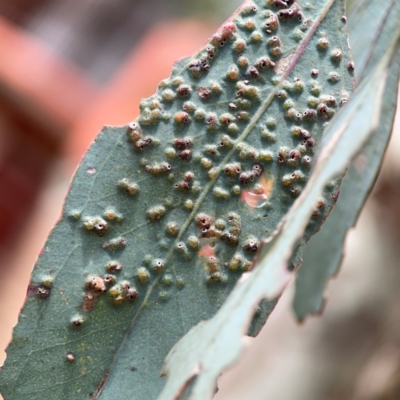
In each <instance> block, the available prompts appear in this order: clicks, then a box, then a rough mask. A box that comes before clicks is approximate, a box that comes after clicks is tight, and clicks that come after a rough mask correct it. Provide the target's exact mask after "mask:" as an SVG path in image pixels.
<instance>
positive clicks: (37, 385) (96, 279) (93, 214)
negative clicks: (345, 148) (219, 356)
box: [0, 0, 354, 400]
mask: <svg viewBox="0 0 400 400" xmlns="http://www.w3.org/2000/svg"><path fill="white" fill-rule="evenodd" d="M289 3H293V2H289ZM277 4H278V3H277ZM279 4H281V6H279V7H276V6H275V2H272V1H269V0H268V1H265V0H257V1H254V3H251V2H246V3H245V4H244V5H243V7H242V8H240V9H239V10H238V11H237V12H236V13H235V14H234V15H233V16H232V18H231V20H229V21H228V22H227V23H225V24H224V25H223V26H222V27H221V28H220V29H219V31H218V32H217V33H216V34H215V35H214V36H213V37H212V38H211V39H210V40H209V41H208V42H207V43H206V45H205V46H204V47H203V48H202V49H200V50H199V52H198V53H196V54H195V55H194V56H193V57H190V58H185V59H182V60H180V61H179V62H177V63H176V64H175V66H174V68H173V71H172V75H171V77H170V78H168V79H166V80H164V81H162V82H161V83H160V85H159V87H158V89H157V92H156V94H155V95H154V96H152V97H151V98H149V99H145V100H143V101H142V102H141V105H140V107H141V115H140V117H139V118H138V120H136V121H133V122H132V123H130V124H129V125H127V126H123V127H115V128H113V127H106V128H104V130H103V131H102V132H101V133H100V134H99V135H98V137H97V138H96V140H95V141H94V143H93V144H92V146H91V148H90V149H89V151H88V153H87V154H86V155H85V157H84V159H83V161H82V163H81V165H80V166H79V168H78V170H77V172H76V175H75V177H74V179H73V181H72V184H71V189H70V192H69V194H68V197H67V199H66V202H65V205H64V209H63V215H62V217H61V219H60V221H59V222H58V224H57V226H56V227H55V228H54V230H53V232H52V233H51V235H50V237H49V239H48V241H47V242H46V244H45V247H44V251H43V253H42V254H41V256H40V257H39V259H38V261H37V263H36V265H35V268H34V270H33V273H32V279H31V284H30V286H29V289H28V296H27V300H26V303H25V305H24V308H23V310H22V311H21V314H20V317H19V322H18V325H17V326H16V328H15V329H14V333H13V340H12V342H11V344H10V346H9V348H8V349H7V359H6V362H5V365H4V367H3V368H2V370H1V371H0V388H1V392H2V394H3V396H4V398H5V400H20V399H21V400H22V399H23V400H26V399H27V398H29V399H30V400H36V399H43V398H46V399H49V400H52V399H65V400H69V399H71V400H72V399H73V400H79V399H87V398H88V396H90V397H91V398H92V399H97V398H99V399H112V400H114V399H116V398H125V397H127V398H132V399H140V400H141V399H155V398H157V396H158V395H159V393H160V392H161V390H162V388H163V385H164V383H165V379H160V378H159V374H160V371H161V369H162V365H163V361H164V359H165V357H166V355H167V354H168V352H169V350H170V349H171V348H172V346H173V345H174V344H175V343H176V342H177V341H178V340H179V339H180V338H181V337H182V336H183V335H184V334H185V333H187V332H188V331H189V330H190V328H191V327H192V326H194V325H196V324H197V323H198V322H199V321H202V320H205V319H208V318H210V317H212V316H213V315H214V314H215V313H216V312H217V310H218V309H219V308H220V307H221V305H222V304H223V303H224V301H225V300H226V298H227V296H228V295H229V293H230V291H231V290H232V288H233V287H234V286H235V284H236V282H237V281H238V280H239V279H240V278H241V276H242V273H244V272H247V271H249V270H251V269H252V268H253V260H254V256H255V254H256V253H257V251H258V249H259V247H260V244H261V241H262V240H263V239H264V238H266V237H268V236H269V235H271V234H272V232H273V231H274V230H275V229H276V227H277V226H278V224H279V222H280V221H281V220H282V218H283V217H284V216H285V214H286V213H287V212H288V210H289V209H290V208H291V207H292V206H293V203H294V202H295V200H296V198H297V197H298V196H299V195H300V194H301V193H302V191H303V189H304V187H305V184H306V182H307V180H308V177H309V175H310V169H311V167H312V165H313V159H314V153H315V149H316V148H317V145H318V143H319V142H320V139H321V136H322V132H323V129H324V128H325V126H326V125H327V124H328V122H329V121H330V119H331V118H332V117H333V116H334V115H335V114H336V113H337V112H338V110H339V107H340V105H343V104H345V103H346V101H347V100H348V99H349V98H350V93H351V92H352V90H353V86H354V76H353V75H354V73H353V70H352V68H349V65H350V66H351V56H350V50H349V48H348V37H347V32H346V25H345V21H344V19H343V14H344V1H343V0H336V1H335V0H317V1H314V2H309V1H298V2H296V3H294V4H291V5H290V6H289V5H287V4H286V5H285V4H284V2H280V3H279ZM154 62H156V61H154ZM339 185H340V180H335V181H332V182H331V183H330V184H329V185H328V186H327V187H326V188H325V192H324V194H323V196H322V197H321V199H320V201H319V202H318V204H317V208H316V209H315V210H314V212H313V217H312V221H311V222H310V224H309V227H308V229H307V232H306V234H305V236H304V238H303V243H305V242H306V240H307V239H308V238H309V237H310V235H311V234H313V233H315V232H316V231H318V229H319V228H320V226H321V223H322V222H323V221H324V220H325V218H326V217H327V215H328V214H329V212H330V210H331V209H332V207H333V205H334V203H335V200H336V197H337V191H338V188H339ZM298 254H299V253H298ZM275 304H276V300H275V299H273V300H272V301H268V302H265V301H264V302H262V303H260V304H259V305H258V308H256V309H253V315H252V325H251V327H250V328H249V331H250V333H252V334H256V333H257V332H258V331H259V329H260V328H261V326H262V325H263V323H264V322H265V320H266V318H267V316H268V315H269V313H270V312H271V311H272V309H273V307H274V305H275ZM199 346H200V343H199ZM199 348H200V347H199Z"/></svg>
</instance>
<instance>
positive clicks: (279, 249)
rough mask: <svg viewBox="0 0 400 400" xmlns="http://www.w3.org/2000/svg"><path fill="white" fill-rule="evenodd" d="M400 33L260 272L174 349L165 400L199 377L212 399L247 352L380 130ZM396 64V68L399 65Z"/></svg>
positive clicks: (336, 131)
mask: <svg viewBox="0 0 400 400" xmlns="http://www.w3.org/2000/svg"><path fill="white" fill-rule="evenodd" d="M399 42H400V35H398V37H397V39H396V42H395V45H396V46H394V43H392V46H389V50H388V52H387V54H386V56H385V57H384V58H383V60H382V61H381V63H380V64H379V66H378V67H377V68H376V69H375V71H374V73H373V74H372V75H371V76H370V77H369V81H368V82H367V81H365V82H364V84H363V85H361V86H360V87H359V89H358V90H357V91H356V92H355V94H354V96H352V98H351V100H350V102H349V104H348V105H347V106H346V107H345V108H344V109H343V110H342V111H341V112H340V113H339V114H338V115H337V116H336V117H335V118H334V121H332V123H331V125H330V126H329V128H328V129H327V132H326V134H325V136H324V138H329V140H328V139H326V140H324V143H323V144H322V150H321V152H320V154H319V156H318V159H317V162H316V165H315V168H314V169H313V173H312V175H311V177H310V179H309V181H308V183H307V185H306V187H305V189H304V191H303V193H302V195H301V196H300V197H299V198H298V199H297V200H296V202H295V204H294V205H293V207H292V208H291V209H290V211H289V212H288V214H287V215H286V217H285V218H284V220H283V222H282V224H280V226H279V227H278V230H277V233H276V234H275V236H274V237H273V238H272V239H271V240H270V241H264V242H263V247H262V248H261V251H260V254H259V258H258V260H257V262H256V266H255V269H254V270H253V271H252V272H250V273H248V274H246V276H244V277H243V278H242V280H241V281H240V282H239V283H238V284H237V285H236V287H235V289H234V290H233V291H232V293H231V294H230V295H229V297H228V299H227V301H226V302H225V304H224V305H223V306H222V308H221V309H220V310H219V311H218V312H217V314H216V315H215V316H214V317H213V318H212V319H210V320H209V321H203V322H201V323H200V324H198V325H197V326H195V327H194V328H192V329H191V330H190V331H189V333H188V334H187V335H185V336H184V337H183V338H182V339H181V340H180V341H179V342H178V343H177V344H176V345H175V346H174V348H173V349H172V350H171V352H170V354H169V355H168V357H167V359H166V364H165V366H164V369H163V372H164V373H167V374H168V375H169V379H168V381H167V384H166V386H165V388H164V390H163V392H162V393H161V395H160V396H159V398H158V399H159V400H172V399H176V398H179V396H178V394H179V393H180V392H181V391H182V388H184V387H185V385H186V384H187V383H188V382H189V381H190V380H191V379H193V378H194V377H197V379H196V381H195V383H194V385H193V390H192V397H191V398H192V399H193V400H208V399H211V398H212V397H213V395H214V393H215V390H216V381H217V378H218V376H219V375H220V374H221V373H222V372H223V370H224V369H225V368H227V367H228V366H230V365H231V364H232V363H233V362H234V361H235V360H236V359H237V357H238V356H239V354H240V353H241V351H242V349H243V347H244V343H243V340H242V338H243V334H244V332H246V325H247V324H248V323H249V321H250V319H251V315H252V312H253V310H254V307H255V306H256V305H257V304H258V302H259V301H260V300H261V299H262V298H268V299H273V298H275V297H276V296H279V295H280V293H281V292H282V291H283V289H284V287H285V286H286V284H287V283H288V282H289V280H290V278H291V275H292V273H291V272H290V271H291V269H290V268H288V266H289V264H290V260H291V257H292V252H293V250H294V249H295V247H296V246H297V245H298V244H299V242H301V241H302V240H303V237H304V234H305V232H306V230H307V229H308V228H309V222H310V218H312V212H313V209H314V207H315V204H316V203H317V202H318V199H319V197H320V196H321V195H322V194H323V193H324V189H325V187H326V185H328V184H329V182H330V181H331V179H333V178H335V177H336V176H338V175H341V174H342V173H343V171H344V170H345V169H346V167H347V165H348V163H349V162H350V160H351V159H352V158H353V157H354V156H355V155H356V154H357V153H358V152H359V150H360V149H361V148H362V146H363V144H364V143H365V142H366V140H368V138H369V136H370V135H371V134H372V133H373V132H374V131H375V130H376V129H377V128H378V125H379V117H380V113H381V107H382V104H383V94H384V88H385V85H387V84H390V82H387V77H388V69H389V68H390V67H391V66H392V65H396V63H397V59H398V55H399V50H400V46H399V44H400V43H399ZM393 63H394V64H393Z"/></svg>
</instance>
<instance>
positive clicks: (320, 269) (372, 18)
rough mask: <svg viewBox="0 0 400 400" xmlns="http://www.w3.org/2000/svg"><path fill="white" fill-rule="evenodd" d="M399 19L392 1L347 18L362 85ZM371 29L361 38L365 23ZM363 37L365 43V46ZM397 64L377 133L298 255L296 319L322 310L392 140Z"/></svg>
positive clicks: (361, 7)
mask: <svg viewBox="0 0 400 400" xmlns="http://www.w3.org/2000/svg"><path fill="white" fill-rule="evenodd" d="M399 20H400V3H398V2H397V3H394V2H393V1H386V2H382V1H378V0H377V1H373V2H371V1H369V0H368V1H364V2H360V3H359V4H358V6H357V8H356V9H355V10H353V12H352V13H351V14H350V18H349V27H350V41H351V43H352V50H353V54H354V56H355V63H356V66H357V69H356V75H357V77H358V79H360V80H361V81H362V80H364V79H369V78H368V77H367V75H366V74H367V73H368V72H369V71H370V70H371V69H372V68H374V67H375V66H376V65H377V64H378V63H379V61H380V59H381V58H382V56H383V55H384V54H385V51H386V47H387V43H390V42H391V38H392V37H393V35H394V34H395V33H396V30H397V27H398V21H399ZM368 22H371V23H372V25H371V26H370V28H369V29H368V30H367V33H366V35H361V32H364V31H365V24H366V23H368ZM365 37H367V38H368V41H367V42H365V40H364V39H365ZM399 68H400V67H399V62H397V63H395V64H393V66H392V69H391V71H390V76H389V80H388V82H389V83H388V85H387V88H386V90H385V94H384V98H385V102H384V104H383V106H382V116H381V122H380V124H379V128H378V130H377V131H376V132H375V133H374V135H373V136H372V137H371V139H370V140H369V141H368V143H367V144H366V145H365V146H364V148H363V150H362V151H361V153H360V154H359V156H358V157H357V159H356V160H354V161H353V163H352V164H351V165H350V167H349V170H348V172H347V176H346V178H345V180H344V183H343V185H342V188H341V192H340V197H339V200H338V203H337V204H336V206H335V208H334V210H333V212H332V214H331V215H330V217H329V219H328V220H327V222H326V223H325V224H324V225H323V227H322V229H321V231H320V233H318V235H316V236H314V237H313V238H312V239H311V240H310V243H309V244H308V245H307V247H306V249H305V251H304V254H303V265H302V267H301V269H300V270H299V272H298V274H297V278H296V293H295V297H294V300H293V307H294V310H295V312H296V315H297V318H298V319H299V320H303V319H304V318H305V317H306V316H307V315H308V314H316V313H319V312H321V310H322V309H323V305H324V290H325V286H326V282H327V281H328V279H329V278H331V277H333V276H334V275H335V274H337V272H338V270H339V267H340V264H341V262H342V258H343V246H344V241H345V238H346V235H347V232H348V230H349V229H350V228H352V227H353V226H355V224H356V222H357V219H358V216H359V213H360V211H361V209H362V207H363V205H364V203H365V201H366V200H367V198H368V195H369V193H370V191H371V189H372V187H373V185H374V183H375V180H376V177H377V175H378V173H379V170H380V167H381V163H382V160H383V156H384V154H385V151H386V148H387V145H388V143H389V139H390V136H391V132H392V128H393V121H394V115H395V112H396V105H397V90H398V83H399Z"/></svg>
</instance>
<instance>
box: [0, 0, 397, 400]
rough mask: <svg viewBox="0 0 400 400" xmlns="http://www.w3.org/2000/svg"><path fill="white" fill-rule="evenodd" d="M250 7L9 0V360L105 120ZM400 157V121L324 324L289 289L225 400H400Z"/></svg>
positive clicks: (2, 182)
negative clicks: (35, 275) (298, 306)
mask: <svg viewBox="0 0 400 400" xmlns="http://www.w3.org/2000/svg"><path fill="white" fill-rule="evenodd" d="M240 3H241V0H168V1H165V0H112V1H111V0H79V1H78V0H13V1H9V0H0V38H1V40H0V54H1V59H0V193H1V195H0V327H1V329H0V350H1V351H0V364H1V363H2V361H3V360H4V358H5V352H4V350H3V349H4V348H5V347H6V346H7V343H8V341H9V340H10V338H11V332H12V326H13V325H14V324H15V323H16V321H17V315H18V311H19V309H20V307H21V306H22V304H23V301H24V298H25V293H26V287H27V284H28V281H29V274H30V271H31V268H32V266H33V264H34V262H35V259H36V257H37V254H38V253H39V252H40V249H41V247H42V246H43V243H44V241H45V238H46V237H47V235H48V233H49V230H50V229H51V227H52V226H53V225H54V223H55V221H56V220H57V218H58V217H59V215H60V212H61V206H62V202H63V198H64V196H65V194H66V191H67V188H68V182H69V180H70V177H71V175H72V173H73V171H74V169H75V167H76V165H77V163H78V162H79V159H80V158H81V156H82V155H83V153H84V151H85V149H86V148H87V146H88V145H89V144H90V142H91V140H92V139H93V138H94V136H95V135H96V134H97V132H98V131H99V130H100V128H101V127H102V126H103V125H105V124H108V125H110V124H116V125H119V124H124V123H126V122H128V121H130V120H132V119H133V118H134V117H136V116H137V114H138V105H139V101H140V99H141V98H143V97H147V96H149V95H151V94H152V93H153V92H154V90H155V88H156V86H157V84H158V82H159V81H160V80H161V79H162V78H164V77H166V76H168V75H169V73H170V70H171V67H172V63H173V61H174V60H176V59H178V58H180V57H182V56H185V55H187V54H190V53H192V52H193V51H195V50H196V48H198V47H199V46H200V45H201V44H202V43H204V42H205V40H206V39H207V38H208V37H209V36H210V35H211V34H212V33H213V32H214V30H215V29H216V27H217V26H218V25H220V24H221V23H222V21H224V20H225V19H227V18H228V17H229V16H230V15H231V13H232V12H233V11H234V10H235V9H236V8H237V7H238V6H239V5H240ZM348 6H349V7H356V6H357V1H356V0H348ZM352 40H356V38H352ZM399 151H400V129H399V124H398V123H397V124H396V126H395V130H394V137H393V138H392V141H391V144H390V147H389V150H388V154H387V157H386V161H385V166H384V169H383V171H382V173H381V176H380V178H379V180H378V182H377V185H376V188H375V190H374V192H373V194H372V196H371V197H370V200H369V201H368V203H367V206H366V208H365V209H364V211H363V213H362V215H361V219H360V221H359V223H358V227H357V228H356V229H355V230H354V231H353V232H352V233H351V235H350V237H349V238H348V240H347V245H346V253H347V257H346V260H345V263H344V265H343V267H342V271H341V274H340V278H339V279H338V280H336V281H335V282H333V283H332V284H331V285H330V286H329V293H330V296H329V302H328V303H327V305H326V309H325V311H324V314H323V315H322V317H318V318H309V319H307V320H306V321H305V322H304V323H303V324H302V325H297V323H296V322H295V320H294V317H293V313H292V310H291V306H290V303H291V298H292V296H293V293H292V290H288V291H287V292H286V293H285V295H284V296H283V298H282V301H281V302H280V303H279V306H278V308H277V309H276V311H275V312H274V313H273V315H272V317H271V319H270V321H269V322H268V324H267V327H266V329H264V330H263V332H262V333H261V334H260V335H259V337H257V338H256V339H247V340H248V342H249V343H250V342H251V343H252V346H251V347H250V348H249V350H248V351H247V352H246V354H245V355H244V357H243V359H242V360H241V362H240V363H239V364H238V365H237V366H235V367H234V368H233V369H232V371H229V372H228V373H226V374H225V375H224V376H223V377H222V378H221V380H220V386H221V390H220V392H219V393H218V395H217V399H218V400H242V399H252V400H264V399H265V400H266V399H271V398H274V399H279V400H299V399H300V400H301V399H306V400H321V399H324V400H339V399H340V400H342V399H349V400H395V399H396V400H398V399H400V336H399V334H398V332H399V328H400V311H398V308H397V306H396V305H397V303H398V301H399V300H400V294H399V293H400V292H399V290H398V288H399V284H400V268H399V267H400V263H399V259H400V249H399V246H398V242H399V240H400V228H399V227H400V201H399V198H400V189H399V188H400V161H399V157H398V153H399ZM0 391H1V388H0Z"/></svg>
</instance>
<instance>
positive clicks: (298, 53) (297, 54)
mask: <svg viewBox="0 0 400 400" xmlns="http://www.w3.org/2000/svg"><path fill="white" fill-rule="evenodd" d="M335 1H336V0H328V2H327V3H326V4H325V6H324V8H323V9H322V10H321V13H320V14H319V16H318V17H317V18H316V19H315V21H314V23H313V25H311V26H310V28H309V30H308V32H307V34H306V36H305V38H304V39H303V40H302V42H301V43H300V45H299V47H298V49H297V51H296V52H295V53H294V54H293V56H292V58H291V61H290V64H289V66H288V68H287V70H286V71H285V73H284V74H283V75H282V77H281V79H280V81H279V83H278V84H277V85H276V86H275V87H274V89H273V90H272V92H271V94H270V95H269V96H268V97H267V99H266V100H265V101H264V102H263V103H261V105H260V108H259V110H258V111H257V112H256V113H255V115H254V116H253V117H252V118H251V120H250V122H249V124H248V125H247V127H246V128H245V130H244V131H243V133H242V134H241V135H240V136H239V137H238V139H237V140H236V141H235V145H234V146H233V148H232V149H231V150H230V151H229V153H228V154H227V155H226V156H225V157H224V159H223V160H222V162H221V163H220V165H219V167H218V169H217V171H216V174H215V178H213V179H211V180H210V182H209V183H208V184H207V185H206V186H205V188H204V190H203V191H202V194H201V196H200V197H199V199H198V200H197V201H196V205H195V207H194V208H193V210H192V212H191V214H190V215H189V217H188V218H187V220H186V222H185V224H184V225H183V226H182V229H181V230H180V232H179V234H178V236H177V237H176V239H175V241H174V242H173V244H172V245H171V247H170V250H169V252H168V253H167V255H166V257H165V265H167V264H168V261H169V260H170V259H171V257H172V254H173V251H174V248H175V246H176V244H177V243H178V242H179V241H180V240H181V239H182V236H183V235H184V233H185V232H186V229H187V228H188V227H189V225H190V224H191V222H192V221H193V219H194V217H195V215H196V214H197V213H198V211H199V209H200V207H201V205H202V203H203V200H204V199H205V198H206V196H207V195H208V194H209V192H210V189H211V188H212V186H213V185H214V184H215V182H216V180H217V179H218V177H219V175H220V173H221V171H222V169H223V166H224V165H225V164H226V163H227V162H228V161H229V160H230V158H231V157H232V155H233V154H234V152H235V151H236V150H237V146H238V145H239V144H240V143H242V142H244V141H245V139H246V138H247V136H248V135H249V134H250V132H251V131H252V130H253V128H254V127H255V125H256V123H257V122H258V121H259V119H260V118H261V116H262V115H263V114H264V113H265V111H266V110H267V109H268V107H269V106H270V104H271V103H272V101H273V99H274V97H275V95H276V93H277V92H278V90H279V89H280V88H281V87H282V83H283V82H284V81H285V80H286V79H287V77H288V76H289V75H290V73H291V72H292V71H293V69H294V67H295V66H296V65H297V62H298V60H299V59H300V57H301V55H302V54H303V52H304V50H305V49H306V47H307V45H308V43H309V42H310V40H311V38H312V37H313V35H314V33H315V31H316V30H317V28H318V26H319V25H320V24H321V22H322V21H323V20H324V19H325V17H326V15H327V13H328V11H329V10H330V9H331V7H332V6H333V4H334V3H335ZM233 18H234V16H233V17H232V19H233ZM201 51H202V49H200V50H199V51H198V52H197V53H196V54H195V55H194V56H193V57H191V59H192V58H194V57H196V56H197V55H199V54H200V53H201ZM189 65H190V64H189V63H188V64H187V65H186V66H185V67H184V68H183V69H182V70H181V71H180V74H181V73H182V72H184V71H186V70H187V69H188V68H189ZM172 271H173V273H174V275H175V276H176V271H175V268H174V266H172ZM160 279H161V276H157V278H156V279H155V280H154V282H153V283H152V285H151V286H150V287H149V289H148V291H147V293H146V296H145V298H144V300H143V302H142V304H141V305H140V307H139V308H138V310H137V312H136V314H135V315H134V316H133V318H132V322H131V323H130V325H129V327H128V329H127V332H126V334H125V336H124V338H123V340H122V342H121V345H120V346H119V348H118V350H117V351H116V353H115V356H114V357H113V360H112V361H111V363H110V367H109V369H108V370H107V371H106V372H105V373H104V375H103V376H105V375H106V374H108V376H109V375H110V373H111V370H112V368H113V366H114V365H115V363H116V361H117V359H118V357H119V354H120V352H121V350H122V349H123V348H124V346H125V344H126V342H127V340H128V337H129V335H130V332H131V331H132V329H133V327H134V325H135V322H136V320H137V319H138V317H139V316H140V313H141V311H142V310H143V308H145V307H146V304H147V301H148V299H149V298H150V296H151V293H152V292H153V289H154V287H155V286H156V285H157V284H158V282H159V281H160ZM106 383H107V382H106V381H105V382H103V381H102V382H101V383H100V385H99V387H98V388H97V391H96V393H95V396H93V397H92V399H93V400H96V399H97V398H98V397H99V396H100V394H101V391H102V389H103V388H104V386H105V385H106Z"/></svg>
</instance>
